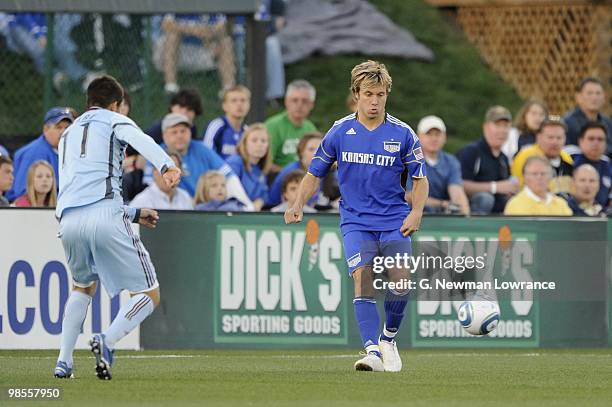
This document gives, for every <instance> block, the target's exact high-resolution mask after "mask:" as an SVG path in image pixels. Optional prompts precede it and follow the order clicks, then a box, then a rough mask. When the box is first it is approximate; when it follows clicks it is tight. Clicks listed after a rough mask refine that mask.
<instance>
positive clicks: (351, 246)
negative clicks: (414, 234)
mask: <svg viewBox="0 0 612 407" xmlns="http://www.w3.org/2000/svg"><path fill="white" fill-rule="evenodd" d="M343 240H344V256H345V257H346V263H347V265H348V272H349V275H352V274H353V271H355V270H356V269H358V268H359V267H363V266H372V265H373V263H374V257H376V256H385V257H387V256H389V257H395V255H396V254H400V255H401V256H403V255H404V253H406V254H407V255H411V254H412V241H411V239H410V236H408V237H404V236H403V235H402V234H401V233H400V231H399V229H394V230H387V231H383V232H370V231H363V230H353V231H350V232H347V233H345V234H344V239H343Z"/></svg>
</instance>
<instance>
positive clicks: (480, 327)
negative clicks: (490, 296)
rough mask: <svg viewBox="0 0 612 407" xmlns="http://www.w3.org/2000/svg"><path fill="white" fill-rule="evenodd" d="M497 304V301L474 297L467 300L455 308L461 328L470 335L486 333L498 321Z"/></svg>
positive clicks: (492, 328)
mask: <svg viewBox="0 0 612 407" xmlns="http://www.w3.org/2000/svg"><path fill="white" fill-rule="evenodd" d="M499 315H500V313H499V304H498V303H497V301H491V300H484V299H477V300H476V299H475V300H467V301H465V302H464V303H463V304H461V306H460V307H459V309H458V310H457V317H458V318H459V323H461V326H462V327H463V329H465V330H466V331H467V332H468V333H470V334H472V335H488V334H490V333H491V332H493V331H494V330H495V329H496V328H497V324H498V323H499Z"/></svg>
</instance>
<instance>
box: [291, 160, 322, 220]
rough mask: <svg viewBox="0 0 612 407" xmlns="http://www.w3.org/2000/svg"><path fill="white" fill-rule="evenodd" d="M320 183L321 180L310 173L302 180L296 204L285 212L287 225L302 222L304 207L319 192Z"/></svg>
mask: <svg viewBox="0 0 612 407" xmlns="http://www.w3.org/2000/svg"><path fill="white" fill-rule="evenodd" d="M320 183H321V179H320V178H318V177H315V176H314V175H312V174H311V173H309V172H307V173H306V175H305V176H304V178H303V179H302V182H301V183H300V187H299V189H298V196H297V199H296V200H295V202H294V204H293V205H292V206H290V207H289V208H287V210H286V211H285V223H286V224H290V223H298V222H301V221H302V218H303V217H304V211H303V209H304V205H305V204H306V202H308V201H309V200H310V198H312V196H313V195H314V194H315V192H317V191H318V189H319V184H320Z"/></svg>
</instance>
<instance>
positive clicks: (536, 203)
mask: <svg viewBox="0 0 612 407" xmlns="http://www.w3.org/2000/svg"><path fill="white" fill-rule="evenodd" d="M572 214H573V212H572V210H571V209H570V207H569V206H568V205H567V202H565V200H564V199H563V198H560V197H558V196H555V195H553V194H551V193H549V194H548V195H547V196H546V199H544V200H542V199H541V198H540V197H539V196H537V195H536V194H534V193H533V192H532V191H531V190H530V189H529V188H527V187H525V188H523V190H522V191H521V192H519V193H518V194H517V195H516V196H514V197H513V198H511V199H510V200H509V201H508V203H507V204H506V209H504V215H523V216H572Z"/></svg>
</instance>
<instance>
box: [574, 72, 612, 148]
mask: <svg viewBox="0 0 612 407" xmlns="http://www.w3.org/2000/svg"><path fill="white" fill-rule="evenodd" d="M606 100H607V98H606V94H605V92H604V87H603V84H602V82H601V81H600V80H599V79H597V78H592V77H589V78H585V79H583V80H582V82H580V84H579V85H578V86H577V87H576V104H577V105H578V106H577V107H576V109H574V110H573V111H571V112H568V113H567V114H566V115H565V116H564V117H563V121H564V122H565V124H566V125H567V138H566V139H565V144H567V145H568V147H569V146H574V149H573V150H572V149H571V148H570V149H568V150H567V152H568V153H569V154H575V153H576V151H577V149H576V148H575V146H576V145H577V144H578V136H579V135H580V130H582V128H583V127H584V126H585V125H586V124H587V122H590V121H593V122H598V123H601V124H602V125H603V126H604V127H605V129H606V140H607V149H606V154H607V155H608V157H611V158H612V120H611V119H610V118H609V117H608V116H606V115H605V114H604V112H603V109H604V106H605V105H606Z"/></svg>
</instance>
